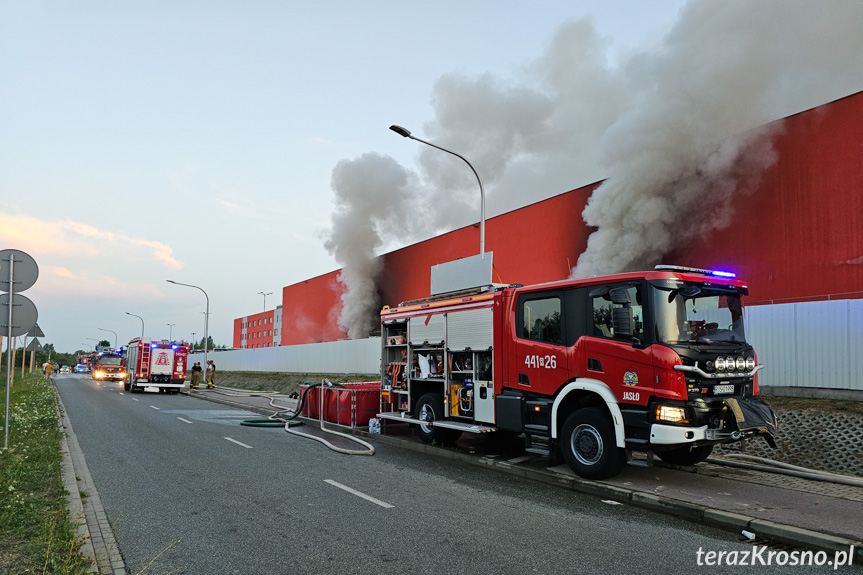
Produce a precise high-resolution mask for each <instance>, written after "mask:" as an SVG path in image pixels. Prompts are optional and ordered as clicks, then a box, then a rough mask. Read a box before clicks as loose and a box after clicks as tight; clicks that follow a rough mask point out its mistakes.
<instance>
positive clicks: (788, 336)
mask: <svg viewBox="0 0 863 575" xmlns="http://www.w3.org/2000/svg"><path fill="white" fill-rule="evenodd" d="M746 336H747V339H748V340H749V341H750V343H752V345H753V346H754V347H755V352H756V353H757V354H758V362H759V363H763V364H764V365H765V369H764V370H763V371H761V372H759V374H758V380H759V383H760V384H761V385H766V386H771V387H810V388H825V389H842V390H863V376H861V369H863V357H861V356H863V300H832V301H816V302H800V303H788V304H776V305H763V306H752V307H749V308H746Z"/></svg>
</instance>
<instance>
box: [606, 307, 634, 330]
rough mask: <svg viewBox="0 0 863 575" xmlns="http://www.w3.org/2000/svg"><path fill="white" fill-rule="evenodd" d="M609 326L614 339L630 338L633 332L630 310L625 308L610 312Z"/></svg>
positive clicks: (617, 308)
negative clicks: (612, 330) (612, 329)
mask: <svg viewBox="0 0 863 575" xmlns="http://www.w3.org/2000/svg"><path fill="white" fill-rule="evenodd" d="M611 325H612V327H613V328H614V337H621V338H631V337H632V334H633V332H634V331H635V330H634V328H635V320H634V319H633V316H632V308H631V307H629V306H626V307H616V308H614V309H613V310H611Z"/></svg>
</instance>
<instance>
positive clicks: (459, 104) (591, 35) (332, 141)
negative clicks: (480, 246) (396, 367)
mask: <svg viewBox="0 0 863 575" xmlns="http://www.w3.org/2000/svg"><path fill="white" fill-rule="evenodd" d="M720 4H721V5H722V6H723V7H724V6H732V7H734V8H735V9H736V10H737V12H735V11H733V10H731V9H730V8H729V9H725V8H722V9H720V8H717V6H719V5H720ZM720 4H717V2H716V0H692V1H690V2H686V1H683V0H664V1H661V2H660V1H655V2H644V1H643V0H615V1H601V2H600V1H598V0H594V1H589V2H588V1H575V0H569V1H544V0H540V1H539V2H534V3H530V4H529V5H528V3H525V2H515V1H508V0H504V1H500V0H495V1H490V0H488V1H486V0H477V1H473V2H464V1H451V0H439V1H438V2H434V3H416V2H413V3H406V2H396V1H392V2H387V1H365V2H348V1H346V0H344V1H327V0H323V1H321V2H313V3H309V2H295V1H275V0H274V1H263V0H249V1H246V2H227V1H216V0H207V1H194V0H188V1H184V2H174V1H159V0H156V1H150V2H109V1H88V2H78V3H68V2H59V1H44V2H39V1H16V0H11V1H8V2H3V3H2V4H0V78H2V80H0V82H2V84H0V135H2V137H0V249H9V248H14V249H20V250H23V251H25V252H27V253H28V254H29V255H30V256H32V257H33V258H34V259H35V260H36V262H37V264H38V266H39V279H38V281H37V282H36V284H35V285H34V286H33V287H32V288H31V289H30V290H28V291H27V292H25V293H24V295H26V296H27V297H29V298H30V299H31V300H33V302H34V303H35V304H36V307H37V309H38V311H39V319H38V324H39V326H40V327H41V329H42V331H43V332H45V335H46V337H45V338H43V339H42V342H43V343H52V344H54V347H55V349H57V350H58V351H62V352H71V351H75V350H79V349H88V348H89V346H92V345H93V344H95V343H96V341H94V340H97V339H108V340H109V341H111V342H112V343H113V341H114V338H115V336H114V334H113V333H111V332H116V333H117V336H116V337H117V340H118V343H120V344H121V345H122V344H123V343H125V342H128V341H129V339H131V338H133V337H136V336H138V335H140V334H141V330H142V325H141V323H142V322H141V320H140V319H138V318H136V317H132V316H130V315H127V313H130V314H135V315H138V316H141V317H142V318H143V321H144V326H143V327H144V332H145V336H146V337H151V338H154V339H165V338H168V337H169V334H170V335H171V336H172V337H173V338H174V339H187V340H188V339H191V338H192V333H195V334H196V336H195V337H196V338H200V337H201V336H202V334H203V331H204V319H205V318H204V312H205V305H206V304H205V298H204V294H203V293H201V291H199V290H197V289H193V288H189V287H183V286H177V285H172V284H170V283H167V282H166V280H168V279H171V280H174V281H177V282H181V283H186V284H192V285H195V286H200V287H201V288H202V289H203V290H205V291H206V293H207V296H208V297H209V310H210V316H209V317H210V321H209V333H210V335H211V336H212V337H213V339H214V340H215V342H216V343H217V344H226V345H231V343H232V330H233V320H234V319H235V318H239V317H242V316H245V315H249V314H254V313H259V312H260V311H263V309H264V305H265V304H266V309H268V310H271V309H273V308H274V307H275V306H276V305H279V304H281V303H282V301H281V289H282V287H284V286H286V285H291V284H293V283H296V282H299V281H303V280H305V279H308V278H311V277H315V276H318V275H321V274H326V273H329V272H331V271H333V270H336V269H339V268H341V267H342V266H343V265H344V261H342V260H340V259H339V249H338V246H337V245H334V243H333V242H334V241H335V239H337V237H338V231H339V230H338V229H336V228H338V227H339V225H340V223H341V222H342V221H343V219H340V217H339V213H340V210H341V212H342V213H343V212H344V210H345V209H351V207H350V203H349V202H348V203H347V204H346V203H345V201H344V194H342V192H341V190H340V189H339V186H340V185H341V184H340V182H342V181H343V180H344V177H345V174H348V175H350V173H351V172H350V171H349V170H345V169H344V168H350V167H351V166H355V165H357V164H359V163H360V161H361V160H363V159H369V158H371V159H375V160H377V159H379V158H384V159H386V161H387V162H389V164H391V165H398V166H401V167H404V171H405V173H406V174H407V180H406V181H407V182H408V183H409V184H410V183H413V184H416V186H415V187H416V188H417V189H423V190H429V192H428V193H429V194H430V196H429V197H430V198H432V199H433V200H434V201H435V202H438V203H440V202H441V200H445V201H450V199H451V201H452V202H453V205H454V206H455V209H451V210H446V212H447V213H454V214H457V217H454V218H443V217H440V218H436V219H435V221H434V222H432V223H431V224H429V225H428V226H424V227H419V228H414V229H410V230H405V231H404V233H393V234H385V233H381V234H380V237H379V238H376V239H375V242H373V245H372V246H371V249H373V250H374V251H375V253H382V252H385V251H389V250H391V249H396V248H399V247H402V246H404V245H408V244H411V243H414V242H416V241H420V240H422V239H425V238H427V237H430V236H431V235H434V234H437V233H442V232H446V231H449V230H451V229H454V228H456V227H459V226H462V225H467V224H469V223H471V222H473V221H476V220H477V219H478V213H479V210H478V204H479V201H478V197H476V196H478V194H476V190H475V189H474V190H473V191H466V192H465V194H469V195H464V194H460V193H455V192H453V193H452V194H451V193H450V192H451V190H457V189H460V188H461V187H464V188H465V189H466V190H467V189H469V187H470V186H471V185H473V184H471V183H470V178H472V174H470V172H467V173H466V174H465V173H463V172H465V169H464V167H463V166H458V165H457V164H456V165H454V164H451V163H449V164H448V163H446V162H447V161H448V160H446V159H444V158H441V157H439V156H437V157H436V156H435V155H434V154H433V151H432V150H431V149H420V148H425V146H422V145H421V144H418V143H416V142H413V141H411V140H407V139H404V138H401V137H399V136H397V135H396V134H394V133H393V132H391V131H389V130H388V127H389V126H390V125H391V124H399V125H402V126H404V127H406V128H408V129H409V130H411V131H412V132H413V133H414V134H415V135H416V136H418V137H421V138H424V139H429V140H431V141H446V142H452V143H453V145H457V146H462V147H459V150H464V153H469V154H471V155H472V157H474V156H475V157H477V158H478V162H477V169H478V171H480V173H483V174H484V178H483V179H484V181H485V180H487V182H488V186H487V190H486V191H487V216H488V217H492V216H494V215H495V214H499V213H502V212H505V211H508V210H511V209H514V208H517V207H519V206H521V205H526V204H529V203H532V202H534V201H537V200H539V199H544V198H547V197H550V196H553V195H556V194H560V193H563V192H565V191H568V190H570V189H574V188H577V187H580V186H582V185H585V184H588V183H592V182H594V181H597V180H599V179H601V178H603V177H605V176H606V175H607V173H608V172H609V170H611V171H613V169H614V167H615V165H616V163H619V161H618V160H616V158H615V154H613V153H609V152H608V150H607V149H605V150H603V146H602V142H603V140H604V139H605V140H609V139H610V140H614V137H615V126H618V127H619V126H621V125H623V124H622V123H621V122H620V121H619V120H620V118H622V117H624V116H626V115H627V114H630V115H632V112H633V110H636V111H637V110H638V109H639V108H638V104H639V102H642V101H644V100H649V98H646V97H645V95H644V94H645V93H644V92H639V91H638V89H637V86H638V85H640V84H639V82H641V85H643V84H645V83H646V82H645V81H644V80H643V78H645V77H649V78H658V77H663V75H667V74H669V71H668V69H663V68H662V64H663V62H666V61H669V59H668V58H666V59H663V55H664V54H665V53H666V52H668V51H669V46H671V47H674V46H677V47H678V49H679V48H680V47H681V46H684V47H687V46H688V48H687V49H690V50H691V45H688V44H686V43H685V42H681V41H680V37H681V36H685V34H684V32H686V34H688V35H689V36H688V37H690V38H692V37H694V38H699V37H703V38H705V40H709V39H710V34H711V33H712V32H713V31H714V30H723V31H726V32H727V31H729V30H731V31H734V30H736V29H738V28H740V29H743V28H746V25H744V24H743V23H742V22H743V21H742V20H735V18H737V17H739V16H740V14H741V11H745V10H747V9H748V8H746V7H747V6H749V5H751V4H752V3H749V2H739V1H737V2H736V1H729V2H722V3H720ZM756 4H758V3H756ZM803 5H805V3H804V4H803ZM859 5H861V3H859V2H857V1H856V0H849V1H847V2H845V1H841V0H833V1H832V2H831V1H828V2H825V3H819V4H818V8H817V10H818V12H819V13H820V14H827V15H830V14H831V13H834V12H835V19H834V21H830V20H829V19H825V20H824V22H822V21H821V20H819V19H818V17H815V16H812V15H808V14H802V15H801V16H802V17H801V18H800V19H799V21H798V22H796V23H795V22H790V21H788V20H790V17H788V16H787V14H785V11H783V10H778V11H776V12H774V13H773V14H775V15H776V18H774V17H773V16H772V14H771V12H770V11H768V10H766V9H764V10H761V12H762V13H764V14H765V16H764V18H763V19H762V20H761V21H760V22H762V24H761V25H763V26H773V25H774V20H775V21H778V24H776V26H779V27H780V28H781V27H783V26H788V29H789V30H792V29H793V30H794V31H795V33H800V32H801V31H800V30H799V29H796V28H794V27H795V26H804V27H806V28H807V30H803V31H802V35H803V36H806V35H807V33H808V32H811V36H812V39H811V41H812V42H813V43H814V44H818V43H819V42H820V41H821V39H822V38H823V39H824V40H823V43H824V44H825V45H831V46H832V44H831V43H832V42H835V44H836V51H835V52H831V51H830V50H828V51H826V54H824V55H823V56H821V55H820V54H819V56H820V58H815V57H812V58H808V57H806V55H805V54H803V55H798V56H799V57H797V58H796V61H802V63H801V64H800V69H799V74H797V75H796V76H795V75H794V74H791V75H790V76H789V75H788V74H784V75H777V77H776V79H775V81H774V82H773V83H772V84H771V85H770V86H768V87H767V89H766V90H765V93H766V94H767V96H765V95H763V94H760V95H759V98H760V99H761V100H759V101H760V102H762V103H763V101H768V102H769V103H770V105H769V106H761V108H763V110H761V111H762V113H761V114H759V115H753V116H750V117H749V118H750V119H751V120H753V121H754V120H756V119H757V120H758V121H762V120H764V119H765V118H766V119H772V118H780V117H782V116H784V115H788V114H790V113H795V112H797V111H801V110H803V109H806V108H808V107H812V106H815V105H818V104H821V103H825V102H827V101H829V100H832V99H836V98H838V97H842V96H845V95H847V94H849V93H853V92H854V91H857V90H860V89H863V73H861V71H860V64H857V63H849V61H847V60H846V61H844V62H843V60H842V58H843V57H844V55H846V54H854V53H856V54H859V53H860V52H859V50H858V48H859V47H860V46H859V45H854V40H851V41H849V42H847V43H846V44H847V45H842V44H841V42H840V41H839V40H835V38H839V39H840V40H841V39H842V38H843V30H842V29H840V30H838V31H837V30H836V28H837V24H836V22H839V23H842V22H845V25H847V27H848V29H850V30H855V29H856V30H857V31H858V32H857V33H853V34H851V33H849V34H851V35H852V36H854V37H855V38H856V36H859V30H860V29H861V28H860V27H859V25H860V24H861V20H860V19H859V16H860V14H859V10H857V6H859ZM763 6H765V8H768V7H772V8H776V7H777V3H776V1H775V0H771V1H770V2H764V3H763ZM781 6H782V7H783V8H784V7H785V5H784V4H782V5H781ZM813 7H814V4H813ZM834 8H835V9H834ZM752 11H753V12H755V11H756V10H754V9H752ZM793 11H794V10H793V6H792V7H791V9H789V10H788V11H787V12H793ZM849 14H850V17H849ZM816 16H817V15H816ZM824 18H826V16H825V17H824ZM754 21H755V22H756V23H758V22H759V20H758V19H755V20H754ZM699 22H708V23H710V26H707V27H706V28H705V29H700V28H699V25H697V23H699ZM801 22H802V24H801ZM684 24H685V26H684ZM711 26H712V27H711ZM838 27H839V28H841V27H842V26H841V25H838ZM756 31H759V30H757V29H756ZM789 41H791V38H789ZM802 44H803V45H804V46H805V45H806V44H805V42H802ZM704 45H705V50H709V51H714V50H718V51H720V52H726V51H728V52H734V51H735V42H734V37H733V34H732V36H728V37H722V38H721V42H720V41H716V42H709V41H707V42H705V43H704ZM792 52H793V51H792ZM810 52H811V51H810ZM852 59H853V58H852ZM856 60H860V58H859V57H858V58H856ZM574 63H575V64H574ZM843 66H845V67H849V68H851V70H850V71H851V73H844V72H845V71H844V70H843ZM609 71H613V72H614V73H609ZM696 75H697V71H696ZM825 78H826V79H827V80H829V81H825ZM796 80H805V85H806V86H808V87H812V86H818V89H817V90H806V91H803V90H799V89H797V88H798V85H797V84H796V83H795V81H796ZM654 82H655V80H654ZM624 94H625V95H626V97H624V96H623V95H624ZM618 95H620V97H619V98H618ZM789 95H791V96H793V97H790V96H789ZM654 97H655V94H654ZM546 100H548V102H546ZM523 101H528V102H534V103H535V102H537V101H538V102H539V104H538V105H536V106H533V107H530V106H527V107H521V106H520V104H521V103H523ZM600 102H601V103H602V104H603V105H602V106H600V105H599V103H600ZM522 109H532V110H543V109H546V110H553V112H554V113H546V114H545V115H542V114H539V113H534V114H533V115H531V114H530V113H528V114H526V115H521V113H520V111H521V110H522ZM516 110H518V113H516ZM603 114H606V115H608V116H609V117H608V118H603ZM636 115H637V114H636ZM516 116H517V117H518V121H519V125H518V126H516V127H515V128H513V127H512V126H513V125H514V122H511V121H507V119H508V118H509V120H512V119H513V118H514V117H516ZM558 116H563V117H564V118H565V119H566V124H561V125H560V129H558V130H557V131H556V132H548V131H545V132H542V131H537V132H535V133H534V134H533V136H534V137H535V138H537V139H539V140H541V144H540V145H533V146H526V145H519V146H514V147H513V146H510V147H509V148H507V151H506V152H507V154H509V155H508V156H507V158H508V159H507V160H506V161H505V162H496V161H495V158H496V157H498V156H500V154H497V151H498V150H497V148H499V147H502V146H504V143H506V142H509V141H510V140H509V139H508V138H509V135H510V134H511V133H514V131H515V132H517V133H518V140H519V142H523V141H525V140H528V139H529V138H530V135H531V134H530V133H529V132H530V126H531V125H533V124H536V125H542V126H543V127H545V128H548V126H549V125H550V124H552V123H553V122H554V121H555V118H556V117H558ZM597 118H599V119H602V121H598V120H597ZM490 126H491V128H490ZM495 126H500V128H499V129H493V128H494V127H495ZM617 132H620V129H618V130H617ZM573 137H575V138H576V139H577V140H578V141H579V142H580V143H579V145H578V146H575V145H573V144H572V138H573ZM541 148H546V149H550V148H555V149H556V150H558V152H557V156H556V157H554V161H551V160H543V161H536V158H538V157H540V156H542V154H543V153H544V152H542V151H541ZM489 150H491V151H489ZM561 151H562V152H564V153H562V152H561ZM493 152H494V153H493ZM429 154H431V155H429ZM603 154H604V157H603ZM520 158H521V159H524V160H525V161H519V159H520ZM527 160H531V161H527ZM337 167H339V168H340V169H337ZM429 174H434V175H433V176H429ZM465 178H466V179H467V180H465ZM462 183H464V184H465V185H464V186H462ZM471 194H472V195H471ZM462 208H463V209H462ZM374 210H375V207H372V211H374ZM369 218H372V216H369ZM580 224H581V225H583V223H580ZM348 241H350V239H348ZM259 292H264V293H267V292H272V294H271V295H269V296H266V299H265V300H264V296H262V295H260V293H259ZM294 305H295V304H294ZM169 324H173V325H172V326H171V325H169Z"/></svg>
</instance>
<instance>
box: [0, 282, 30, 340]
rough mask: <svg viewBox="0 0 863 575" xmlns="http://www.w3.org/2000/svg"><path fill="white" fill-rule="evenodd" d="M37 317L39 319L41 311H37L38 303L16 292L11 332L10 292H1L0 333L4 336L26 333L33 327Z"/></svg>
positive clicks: (13, 302) (16, 335) (13, 300)
mask: <svg viewBox="0 0 863 575" xmlns="http://www.w3.org/2000/svg"><path fill="white" fill-rule="evenodd" d="M37 319H39V312H37V311H36V304H34V303H33V302H32V301H30V299H29V298H27V297H25V296H23V295H18V294H17V293H16V294H15V295H14V297H13V298H12V333H9V294H8V293H4V294H0V335H2V336H4V337H18V336H19V335H24V334H25V333H27V332H28V331H30V330H31V329H33V326H34V325H36V320H37Z"/></svg>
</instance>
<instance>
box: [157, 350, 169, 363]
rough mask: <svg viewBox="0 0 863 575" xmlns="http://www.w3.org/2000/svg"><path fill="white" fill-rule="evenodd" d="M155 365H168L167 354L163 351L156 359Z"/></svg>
mask: <svg viewBox="0 0 863 575" xmlns="http://www.w3.org/2000/svg"><path fill="white" fill-rule="evenodd" d="M156 365H168V354H167V353H165V352H164V351H163V352H162V353H160V354H159V357H158V358H156Z"/></svg>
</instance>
